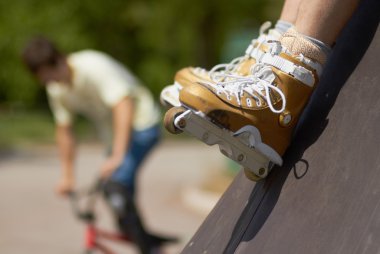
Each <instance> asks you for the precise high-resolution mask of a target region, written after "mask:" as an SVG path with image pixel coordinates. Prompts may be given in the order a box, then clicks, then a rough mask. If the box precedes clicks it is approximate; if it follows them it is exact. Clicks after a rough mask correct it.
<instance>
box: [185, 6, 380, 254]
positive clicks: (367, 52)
mask: <svg viewBox="0 0 380 254" xmlns="http://www.w3.org/2000/svg"><path fill="white" fill-rule="evenodd" d="M379 5H380V2H379V1H378V0H364V1H362V2H361V5H360V7H359V9H358V10H357V11H356V13H355V14H354V16H353V17H352V19H351V20H350V22H349V24H348V25H347V27H346V28H345V30H344V31H343V33H342V35H341V36H340V38H339V39H338V40H337V43H336V45H335V49H334V52H333V53H332V55H331V57H330V59H329V61H328V62H327V64H326V68H325V72H324V74H323V76H322V77H321V81H320V84H319V86H318V89H317V90H316V91H315V93H314V95H313V98H312V100H311V102H310V103H309V105H308V106H307V108H306V110H305V113H304V114H303V116H302V120H301V121H300V124H299V127H298V128H297V134H296V135H295V137H294V140H293V143H292V145H291V146H290V148H289V149H288V151H287V153H286V154H285V156H284V165H283V166H281V167H279V166H276V167H275V168H274V169H273V170H272V172H271V174H270V175H269V176H268V177H267V178H266V179H264V180H262V181H260V182H258V183H256V184H255V183H253V182H250V181H249V180H247V179H246V177H245V176H244V174H243V173H241V172H240V174H239V175H238V176H237V177H236V178H235V179H234V181H233V183H232V184H231V185H230V186H229V188H228V189H227V191H226V192H225V193H224V194H223V196H222V198H221V199H220V200H219V202H218V203H217V205H216V206H215V208H214V209H213V210H212V211H211V213H210V214H209V215H208V217H207V218H206V220H205V221H204V223H203V224H202V225H201V227H200V228H199V229H198V231H197V232H196V234H195V235H194V236H193V238H192V239H191V240H190V241H189V243H188V244H187V246H186V247H185V249H184V250H183V251H182V253H186V254H187V253H211V254H215V253H216V254H218V253H265V254H270V253H275V254H279V253H281V254H284V253H291V254H295V253H302V254H304V253H308V254H313V253H334V254H335V253H342V254H350V253H355V254H356V253H368V254H369V253H371V254H372V253H380V78H379V76H380V61H379V58H380V29H378V24H379V16H380V14H379V13H380V8H379Z"/></svg>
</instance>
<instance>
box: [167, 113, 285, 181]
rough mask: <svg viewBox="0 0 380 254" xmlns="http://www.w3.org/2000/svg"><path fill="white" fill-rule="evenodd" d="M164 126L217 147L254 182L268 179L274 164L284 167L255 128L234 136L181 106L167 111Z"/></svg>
mask: <svg viewBox="0 0 380 254" xmlns="http://www.w3.org/2000/svg"><path fill="white" fill-rule="evenodd" d="M170 123H171V124H170ZM165 127H166V128H167V129H168V131H169V132H172V133H178V132H179V131H184V132H186V133H188V134H190V135H192V136H194V137H196V138H197V139H199V140H200V141H202V142H203V143H205V144H207V145H210V146H211V145H215V144H217V145H218V146H219V149H220V151H221V152H222V153H223V154H224V155H225V156H227V157H228V158H230V159H232V160H234V161H236V162H237V163H239V164H240V165H242V166H243V168H244V172H245V174H246V176H247V177H248V178H249V179H251V180H253V181H258V180H260V179H262V178H265V177H266V176H267V175H268V173H269V171H270V169H271V168H272V166H273V165H274V164H279V165H281V164H282V159H281V157H280V156H279V155H278V154H277V153H276V152H275V151H274V150H273V149H272V148H270V147H269V146H267V145H265V144H264V143H261V137H260V133H259V131H258V130H257V129H256V128H255V127H253V126H246V127H244V128H242V129H241V130H239V131H237V132H236V133H233V132H231V131H230V130H228V129H225V128H222V127H219V126H217V125H215V124H213V123H212V122H211V121H210V120H208V119H207V117H206V116H205V115H204V114H203V113H202V112H194V111H192V110H189V109H185V108H182V107H180V108H172V109H170V110H169V111H168V113H167V114H166V115H165Z"/></svg>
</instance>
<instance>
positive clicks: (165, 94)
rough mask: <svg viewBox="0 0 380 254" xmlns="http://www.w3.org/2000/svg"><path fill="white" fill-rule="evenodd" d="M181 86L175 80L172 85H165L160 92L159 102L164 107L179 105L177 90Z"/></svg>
mask: <svg viewBox="0 0 380 254" xmlns="http://www.w3.org/2000/svg"><path fill="white" fill-rule="evenodd" d="M181 89H182V86H181V85H180V84H178V83H177V82H175V83H174V84H173V85H170V86H167V87H165V88H164V89H163V90H162V91H161V93H160V102H161V105H163V106H164V107H166V108H171V107H180V106H181V103H180V102H179V91H180V90H181Z"/></svg>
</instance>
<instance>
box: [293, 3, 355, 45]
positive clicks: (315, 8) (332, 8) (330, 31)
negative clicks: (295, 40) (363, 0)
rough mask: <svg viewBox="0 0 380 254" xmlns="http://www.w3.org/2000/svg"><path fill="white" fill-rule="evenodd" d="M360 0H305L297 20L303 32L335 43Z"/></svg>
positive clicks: (299, 29)
mask: <svg viewBox="0 0 380 254" xmlns="http://www.w3.org/2000/svg"><path fill="white" fill-rule="evenodd" d="M359 2H360V0H303V1H302V2H301V3H300V7H299V12H298V16H297V19H296V21H295V23H294V24H295V27H296V29H297V31H298V32H299V33H301V34H304V35H307V36H309V37H312V38H315V39H317V40H320V41H322V42H323V43H326V44H328V45H330V46H331V45H333V44H334V42H335V40H336V38H337V37H338V36H339V34H340V32H341V31H342V29H343V27H344V26H345V25H346V23H347V21H348V20H349V18H350V17H351V16H352V14H353V12H354V11H355V9H356V8H357V6H358V4H359Z"/></svg>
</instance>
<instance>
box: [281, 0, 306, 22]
mask: <svg viewBox="0 0 380 254" xmlns="http://www.w3.org/2000/svg"><path fill="white" fill-rule="evenodd" d="M301 1H302V0H286V1H285V2H284V6H283V7H282V11H281V16H280V20H283V21H286V22H289V23H291V24H295V23H296V19H297V16H298V10H299V5H300V3H301Z"/></svg>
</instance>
